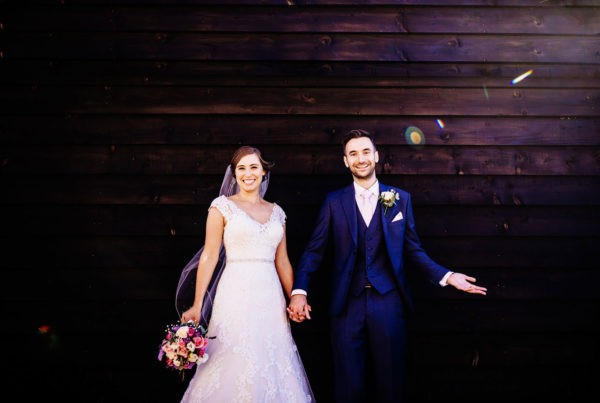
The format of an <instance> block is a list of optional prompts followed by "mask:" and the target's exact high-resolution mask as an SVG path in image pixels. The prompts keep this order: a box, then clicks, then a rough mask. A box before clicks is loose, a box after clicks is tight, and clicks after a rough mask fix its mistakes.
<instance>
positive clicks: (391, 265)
mask: <svg viewBox="0 0 600 403" xmlns="http://www.w3.org/2000/svg"><path fill="white" fill-rule="evenodd" d="M343 146H344V164H345V165H346V167H347V168H348V169H349V170H350V172H351V173H352V177H353V180H354V181H353V183H352V184H351V185H350V186H347V187H345V188H343V189H340V190H337V191H334V192H331V193H329V194H328V195H327V197H326V199H325V202H324V203H323V206H322V207H321V211H320V213H319V217H318V219H317V225H316V228H315V229H314V231H313V234H312V237H311V239H310V241H309V242H308V245H307V247H306V249H305V251H304V254H303V255H302V257H301V259H300V263H299V265H298V268H297V270H296V273H295V278H294V286H293V291H292V299H291V301H290V306H289V307H288V312H289V314H290V318H291V319H292V320H295V321H297V322H302V321H303V320H304V319H310V311H311V307H310V306H309V305H308V303H307V290H308V287H309V283H310V278H311V275H312V274H313V273H314V272H315V271H316V270H317V268H318V267H319V265H320V263H321V261H322V259H323V255H324V253H325V249H326V247H327V244H328V240H329V239H331V240H332V241H333V248H334V266H333V268H332V270H333V275H332V280H333V281H332V284H331V299H330V308H329V314H330V317H331V342H332V347H333V359H334V370H335V396H336V401H337V402H338V403H342V402H343V403H348V402H367V401H369V402H372V401H378V402H401V401H402V400H403V381H404V368H405V357H406V323H405V318H406V314H407V313H408V312H411V311H413V302H412V298H411V296H410V293H409V290H408V285H407V281H406V272H405V260H407V261H409V262H410V263H411V264H412V267H414V268H416V269H418V270H420V271H421V272H422V273H423V274H424V275H425V276H426V278H427V279H429V281H431V282H432V283H435V284H439V285H441V286H445V285H446V284H450V285H452V286H454V287H456V288H457V289H459V290H462V291H466V292H469V293H476V294H482V295H485V293H486V289H485V288H483V287H479V286H477V285H475V284H472V283H471V282H474V281H475V279H474V278H472V277H468V276H466V275H464V274H461V273H453V272H451V271H449V270H447V269H446V268H444V267H442V266H440V265H439V264H437V263H435V262H434V261H433V260H432V259H431V258H430V257H429V256H427V254H426V253H425V251H424V250H423V248H422V247H421V243H420V241H419V238H418V236H417V233H416V231H415V223H414V220H413V216H412V206H411V199H410V194H408V193H407V192H405V191H403V190H400V189H397V188H394V187H391V186H387V185H384V184H383V183H380V182H379V181H378V180H377V177H376V175H375V165H376V163H377V162H378V161H379V155H378V153H377V151H376V147H375V141H374V140H373V138H372V137H371V135H370V134H369V133H368V132H366V131H364V130H360V129H358V130H352V131H350V132H349V133H348V134H347V135H346V137H345V138H344V141H343ZM381 196H383V197H381ZM388 196H390V197H388ZM368 361H370V363H369V364H370V367H371V368H372V375H373V376H372V378H373V380H374V384H373V385H367V383H366V379H367V377H366V368H367V365H368Z"/></svg>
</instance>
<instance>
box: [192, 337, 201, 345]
mask: <svg viewBox="0 0 600 403" xmlns="http://www.w3.org/2000/svg"><path fill="white" fill-rule="evenodd" d="M200 343H202V337H194V344H195V345H196V347H198V346H200Z"/></svg>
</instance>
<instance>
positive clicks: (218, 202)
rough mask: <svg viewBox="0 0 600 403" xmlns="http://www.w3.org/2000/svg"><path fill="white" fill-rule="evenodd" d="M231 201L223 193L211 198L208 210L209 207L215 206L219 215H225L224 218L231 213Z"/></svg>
mask: <svg viewBox="0 0 600 403" xmlns="http://www.w3.org/2000/svg"><path fill="white" fill-rule="evenodd" d="M230 203H231V202H230V201H229V200H228V199H227V197H225V195H221V196H219V197H217V198H216V199H213V201H212V202H211V203H210V207H209V208H208V209H209V210H210V209H211V208H213V207H214V208H215V209H216V210H218V211H219V212H220V213H221V215H222V216H223V217H225V218H226V219H227V218H228V217H229V216H230V215H231V213H232V211H231V204H230Z"/></svg>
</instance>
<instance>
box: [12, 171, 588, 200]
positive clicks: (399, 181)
mask: <svg viewBox="0 0 600 403" xmlns="http://www.w3.org/2000/svg"><path fill="white" fill-rule="evenodd" d="M222 179H223V175H222V174H220V175H206V174H203V175H186V176H183V175H181V176H172V175H114V176H113V175H40V176H30V175H10V176H8V175H5V176H4V177H3V189H4V190H5V193H4V194H3V196H2V199H1V202H2V203H3V204H19V205H39V204H42V203H51V204H65V205H73V204H111V205H113V204H115V205H116V204H135V205H140V204H142V205H143V204H167V205H169V204H191V205H198V204H200V205H208V204H210V202H211V201H212V200H213V199H214V198H215V197H217V195H218V194H219V188H220V186H221V181H222ZM379 179H380V180H381V181H382V182H383V183H386V184H389V185H392V186H397V187H399V188H400V189H404V190H406V191H408V192H410V193H411V195H412V199H413V204H414V205H446V204H457V205H466V206H472V205H506V206H512V205H516V206H521V205H529V206H553V205H564V206H598V205H600V179H599V178H598V177H594V176H588V177H583V176H559V177H555V176H548V177H539V176H538V177H531V176H465V175H462V176H430V175H380V176H379ZM290 183H293V184H294V190H293V191H292V192H290ZM350 183H351V178H350V175H349V174H347V173H346V174H344V175H335V176H333V175H318V176H308V175H299V176H289V175H279V176H277V175H273V176H272V177H271V183H270V187H269V192H268V194H267V199H268V200H273V201H276V202H277V203H279V204H281V205H282V206H284V208H287V207H288V206H292V205H294V206H296V205H303V204H305V205H313V206H318V205H320V203H322V201H323V200H324V199H325V195H326V194H327V193H328V192H330V191H332V190H334V189H338V188H341V187H344V186H348V184H350Z"/></svg>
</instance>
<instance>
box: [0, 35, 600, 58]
mask: <svg viewBox="0 0 600 403" xmlns="http://www.w3.org/2000/svg"><path fill="white" fill-rule="evenodd" d="M4 36H5V38H4V41H5V46H4V50H3V56H4V58H6V59H58V60H62V59H111V60H113V59H129V60H136V59H141V60H156V59H158V60H311V61H315V60H321V61H325V60H327V61H340V60H346V61H396V62H415V61H419V62H445V63H448V62H479V63H481V62H510V63H515V62H519V63H540V62H544V63H547V62H550V63H598V62H600V45H598V40H597V38H595V37H593V36H582V35H580V36H575V35H574V36H568V37H564V36H540V35H535V36H527V35H477V34H461V35H453V34H452V35H441V34H346V33H332V34H290V33H282V34H278V35H277V37H275V38H274V37H273V36H272V34H260V33H135V32H119V33H103V32H100V33H88V32H78V33H70V32H69V33H67V32H57V33H28V32H23V33H21V32H6V33H5V34H4ZM572 43H577V46H571V45H572Z"/></svg>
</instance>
